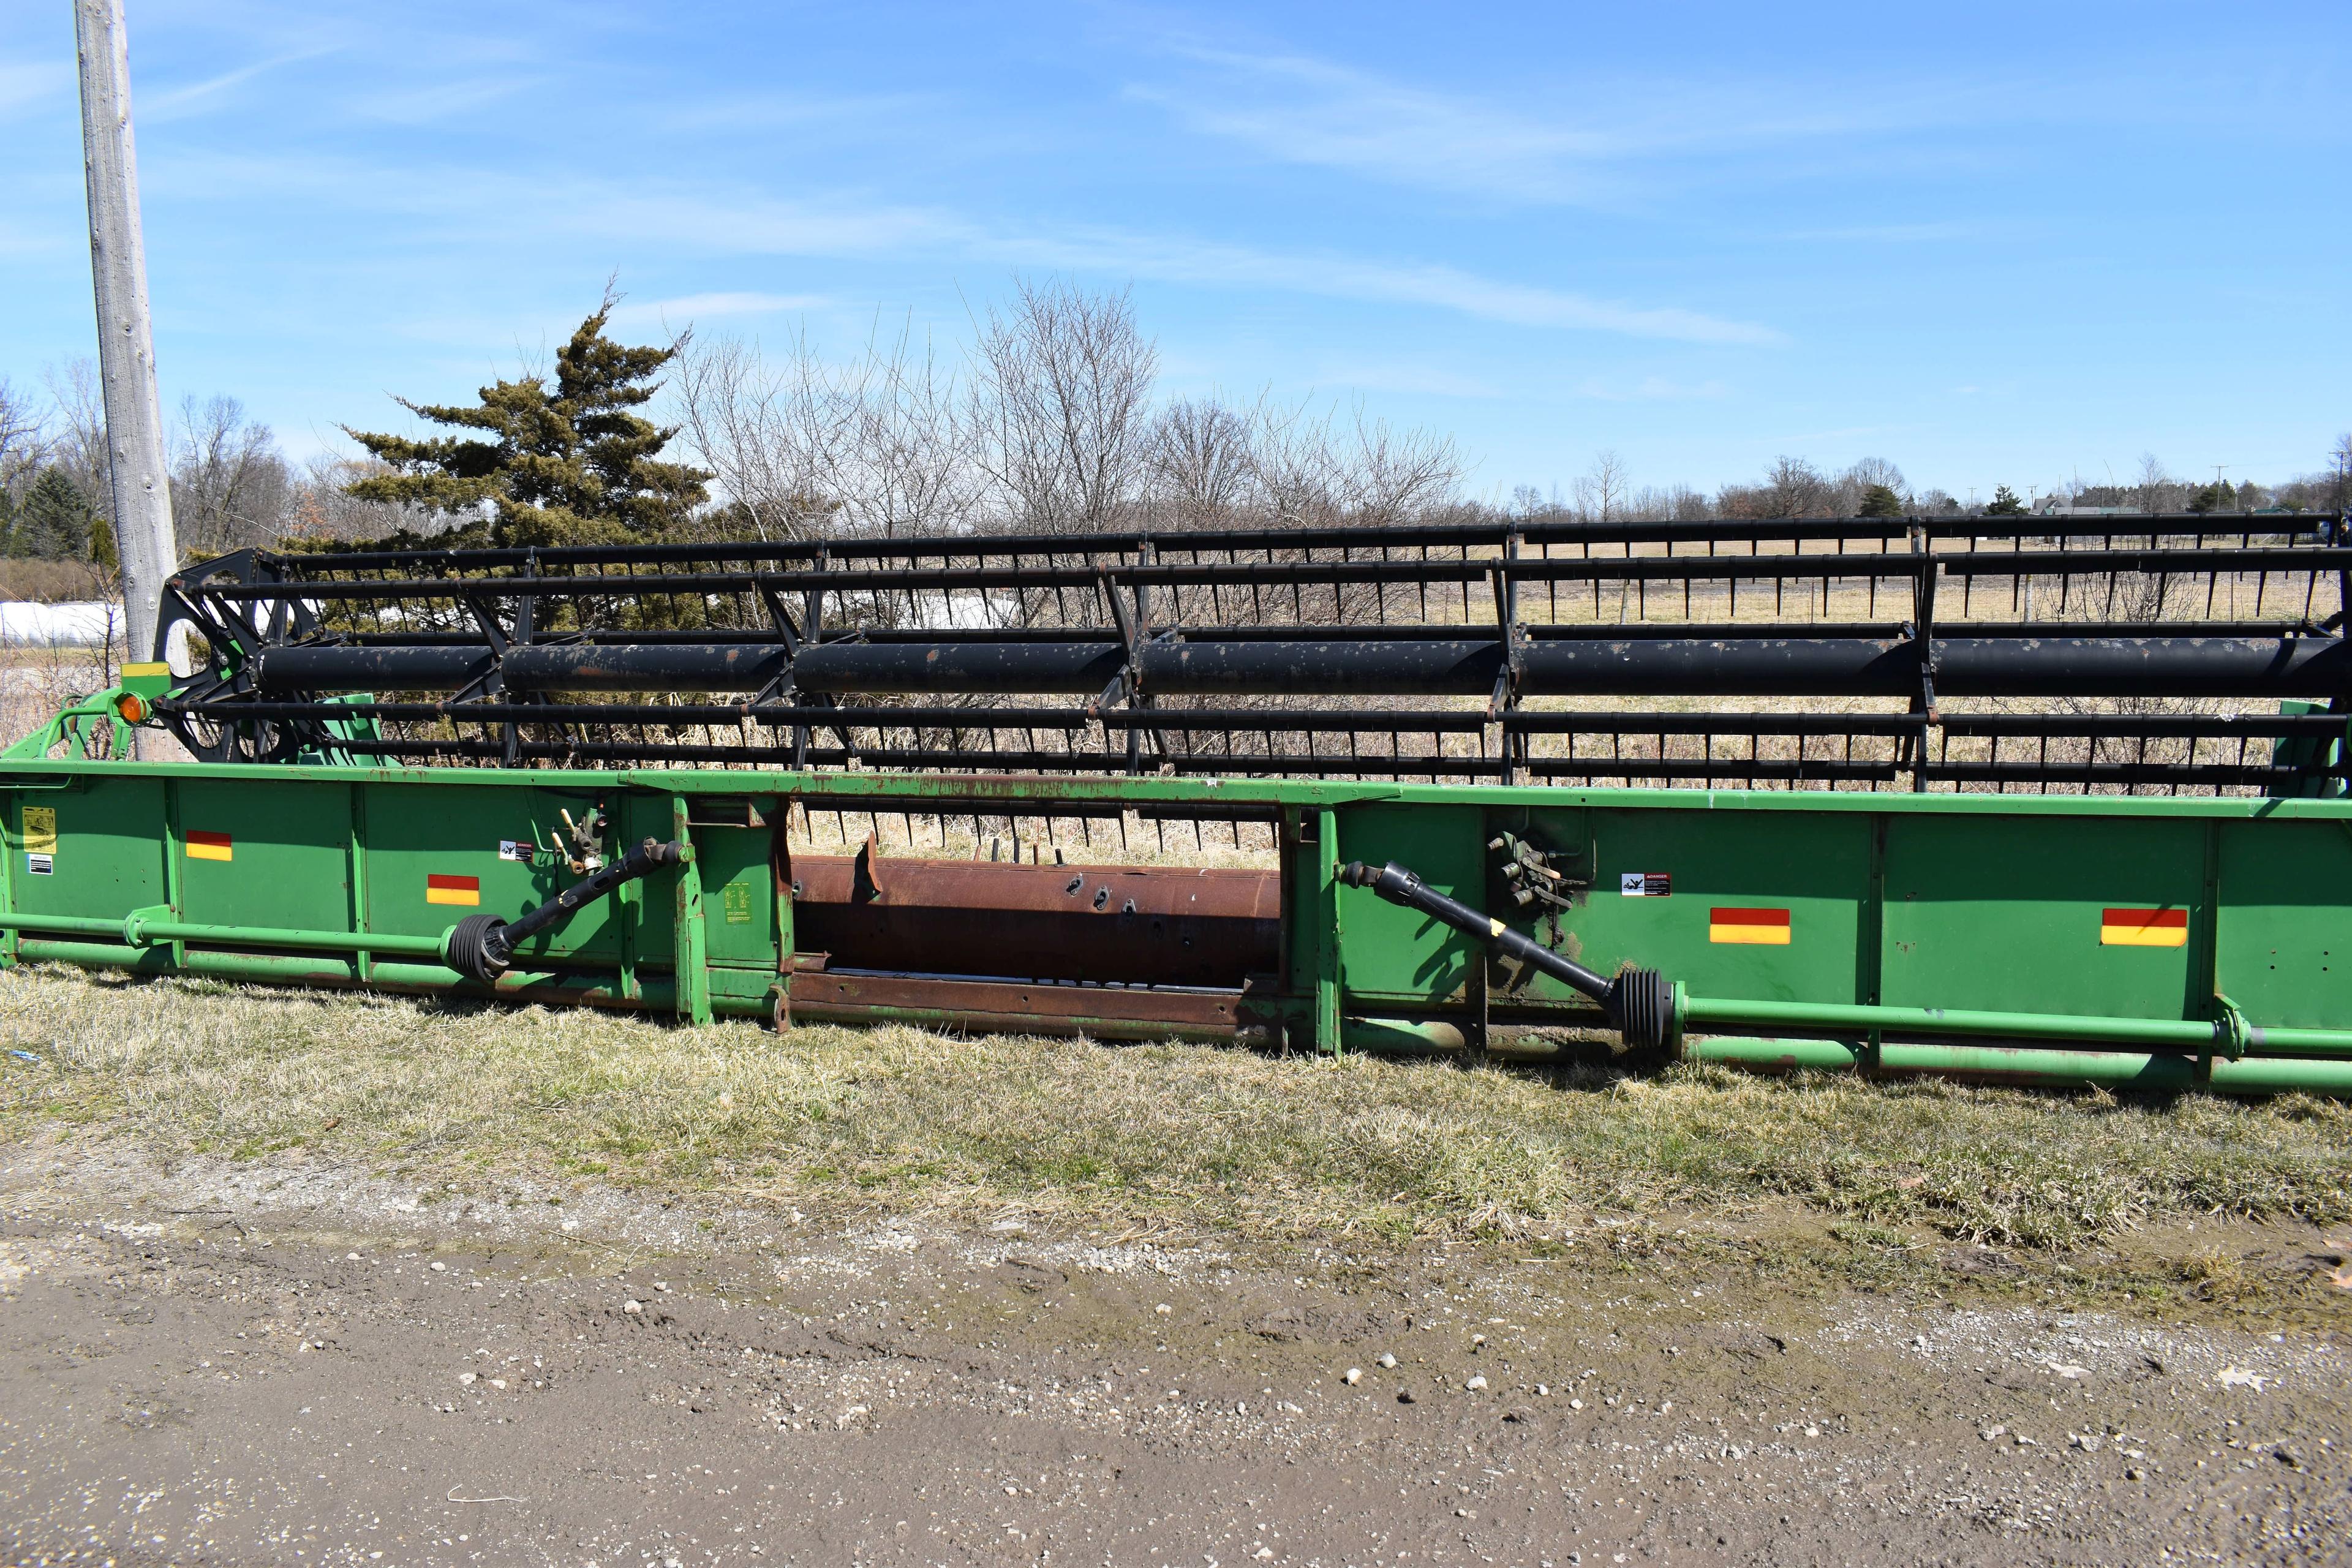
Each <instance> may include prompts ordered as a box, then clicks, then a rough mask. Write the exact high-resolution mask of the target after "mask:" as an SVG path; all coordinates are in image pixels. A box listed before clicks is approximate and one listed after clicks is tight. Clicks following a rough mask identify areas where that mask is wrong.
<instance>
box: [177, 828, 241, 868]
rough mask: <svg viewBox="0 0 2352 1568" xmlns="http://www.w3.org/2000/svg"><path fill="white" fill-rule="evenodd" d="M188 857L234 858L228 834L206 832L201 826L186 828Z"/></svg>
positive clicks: (199, 858) (196, 858)
mask: <svg viewBox="0 0 2352 1568" xmlns="http://www.w3.org/2000/svg"><path fill="white" fill-rule="evenodd" d="M188 858H189V859H191V860H230V859H234V858H236V856H235V855H234V853H233V852H232V850H231V848H230V846H229V841H228V835H227V834H226V833H206V832H205V831H204V830H203V829H202V828H198V827H191V828H189V829H188Z"/></svg>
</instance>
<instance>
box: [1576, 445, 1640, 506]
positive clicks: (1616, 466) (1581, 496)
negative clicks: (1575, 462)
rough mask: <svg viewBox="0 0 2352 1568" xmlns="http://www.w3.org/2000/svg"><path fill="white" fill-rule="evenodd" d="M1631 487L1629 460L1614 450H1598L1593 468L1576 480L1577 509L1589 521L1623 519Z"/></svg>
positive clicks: (1594, 457) (1593, 459)
mask: <svg viewBox="0 0 2352 1568" xmlns="http://www.w3.org/2000/svg"><path fill="white" fill-rule="evenodd" d="M1631 489H1632V485H1631V483H1630V481H1629V480H1628V479H1626V475H1625V459H1624V458H1621V457H1619V456H1618V455H1617V454H1616V453H1615V452H1614V451H1610V450H1603V451H1601V452H1598V453H1595V454H1594V456H1593V458H1592V467H1591V468H1587V469H1585V470H1584V477H1583V478H1582V479H1578V480H1577V481H1576V510H1577V511H1578V512H1579V513H1580V514H1581V515H1582V516H1583V517H1584V519H1585V520H1586V521H1591V522H1604V523H1605V522H1622V521H1624V519H1625V515H1626V503H1627V501H1628V500H1629V499H1630V496H1629V492H1630V490H1631Z"/></svg>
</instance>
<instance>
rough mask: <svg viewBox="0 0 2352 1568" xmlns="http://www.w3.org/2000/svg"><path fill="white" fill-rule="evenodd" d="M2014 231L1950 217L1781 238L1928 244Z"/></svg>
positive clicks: (1804, 231)
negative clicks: (1947, 218) (1925, 221)
mask: <svg viewBox="0 0 2352 1568" xmlns="http://www.w3.org/2000/svg"><path fill="white" fill-rule="evenodd" d="M2014 232H2015V226H2013V225H2006V224H1994V223H1988V222H1982V221H1979V220H1974V219H1967V218H1954V219H1949V220H1947V221H1942V222H1928V223H1871V224H1856V225H1853V226H1848V227H1842V228H1803V229H1793V230H1791V231H1790V232H1789V233H1787V234H1784V235H1782V236H1781V238H1783V239H1801V240H1832V241H1842V242H1843V241H1850V242H1852V243H1854V244H1858V245H1928V244H1933V243H1936V242H1938V241H1942V240H1969V239H1990V238H1994V237H1999V236H2006V235H2010V234H2013V233H2014Z"/></svg>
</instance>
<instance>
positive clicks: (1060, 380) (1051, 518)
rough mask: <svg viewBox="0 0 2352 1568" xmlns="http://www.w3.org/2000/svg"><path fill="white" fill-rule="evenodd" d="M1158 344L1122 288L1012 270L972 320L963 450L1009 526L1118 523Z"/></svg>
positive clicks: (1126, 502) (1059, 529)
mask: <svg viewBox="0 0 2352 1568" xmlns="http://www.w3.org/2000/svg"><path fill="white" fill-rule="evenodd" d="M1159 368H1160V353H1159V350H1158V349H1156V348H1155V347H1154V346H1153V345H1152V343H1151V342H1150V339H1148V338H1146V337H1144V336H1143V334H1142V333H1141V332H1140V331H1138V330H1137V327H1136V323H1135V308H1134V304H1133V301H1132V300H1131V299H1130V298H1129V294H1128V293H1127V291H1126V290H1124V289H1122V290H1120V291H1119V292H1118V293H1116V294H1100V295H1089V294H1087V293H1084V292H1082V291H1080V290H1079V289H1076V288H1075V287H1073V286H1071V285H1069V284H1067V283H1064V282H1060V281H1058V280H1056V281H1047V282H1043V283H1038V282H1030V281H1027V280H1016V281H1015V283H1014V285H1013V299H1012V301H1011V302H1010V303H1009V304H1008V305H1007V306H1006V307H1005V308H1004V309H1003V310H997V309H995V308H993V307H992V308H991V309H990V310H989V311H988V314H987V316H986V318H985V319H984V320H983V321H982V322H981V323H980V327H979V333H978V338H977V341H976V342H974V344H973V350H972V379H971V385H970V387H969V389H968V396H967V398H966V401H965V408H966V416H967V430H968V432H969V438H970V442H971V450H972V452H973V455H974V457H975V458H976V459H977V461H978V462H979V464H980V465H981V468H982V471H983V472H984V473H985V474H986V475H987V477H988V479H990V481H991V482H992V485H993V486H994V487H995V489H997V490H998V492H999V495H1000V507H1001V510H1002V511H1003V513H1004V514H1005V516H1006V519H1007V521H1009V522H1011V524H1012V525H1013V527H1016V528H1020V529H1024V530H1032V531H1038V532H1045V533H1080V532H1093V531H1098V530H1103V529H1108V528H1113V527H1116V526H1118V522H1119V521H1121V519H1122V518H1124V517H1125V516H1126V515H1127V513H1128V512H1129V510H1130V509H1131V508H1132V506H1133V505H1134V503H1135V501H1136V500H1137V499H1138V491H1139V481H1140V479H1141V478H1142V475H1143V468H1144V461H1145V457H1146V449H1147V443H1146V440H1145V436H1146V426H1147V422H1148V413H1147V411H1148V406H1149V405H1150V398H1151V389H1152V383H1153V381H1154V379H1155V378H1156V377H1157V375H1158V374H1159Z"/></svg>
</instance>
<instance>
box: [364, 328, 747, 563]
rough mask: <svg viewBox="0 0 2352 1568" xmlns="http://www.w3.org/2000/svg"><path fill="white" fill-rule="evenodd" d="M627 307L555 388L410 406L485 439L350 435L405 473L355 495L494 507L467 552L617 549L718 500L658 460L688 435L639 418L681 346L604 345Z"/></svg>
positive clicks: (578, 343)
mask: <svg viewBox="0 0 2352 1568" xmlns="http://www.w3.org/2000/svg"><path fill="white" fill-rule="evenodd" d="M617 302H618V297H617V296H615V295H614V294H613V293H611V292H610V291H609V290H608V291H607V292H606V294H605V296H604V302H603V303H602V304H600V305H599V306H598V307H597V308H596V311H595V313H594V314H593V315H592V316H590V317H589V318H588V319H587V320H586V321H583V322H581V323H580V330H579V331H575V332H573V333H572V340H571V342H567V343H565V344H564V345H563V347H562V350H560V351H559V352H558V353H557V354H556V356H555V384H554V386H553V387H552V388H550V387H549V386H548V385H547V384H546V383H545V382H544V381H542V380H541V379H540V378H539V377H536V376H524V377H521V378H520V379H518V380H514V381H501V382H498V383H496V384H492V385H489V386H486V387H483V388H482V389H481V399H482V400H481V402H480V404H479V405H477V406H474V407H470V408H466V407H458V406H455V405H445V404H415V403H411V402H409V401H408V400H407V399H406V398H401V399H399V402H400V405H401V406H402V407H404V408H406V409H407V410H409V411H410V412H411V413H413V414H415V415H417V416H419V417H421V418H424V419H428V420H430V421H432V422H433V423H434V424H436V425H447V426H456V427H457V428H459V429H461V430H479V431H482V432H485V433H486V436H485V437H484V438H473V437H464V436H446V437H428V438H425V439H423V440H411V439H409V438H408V437H402V436H383V435H374V434H371V433H367V432H363V431H359V430H353V429H351V428H350V427H349V426H345V427H344V432H345V434H347V435H349V436H350V437H352V439H353V440H355V441H357V442H358V443H359V444H360V445H361V446H362V447H366V448H367V449H368V451H369V452H370V453H372V454H373V456H375V457H376V458H381V459H382V460H383V462H385V463H387V464H389V465H390V466H391V467H392V468H394V470H395V471H394V472H393V473H390V474H382V475H377V476H375V477H373V478H370V479H360V480H358V481H356V482H354V483H352V484H351V485H349V486H347V487H346V490H347V493H349V494H351V495H352V496H356V497H358V498H359V499H360V500H373V501H391V502H394V503H397V504H405V505H410V506H418V507H424V508H426V509H428V510H435V511H442V512H460V513H462V512H467V511H474V510H478V509H480V508H481V507H482V506H483V505H484V504H485V503H487V504H488V505H489V506H490V507H491V508H492V512H493V521H491V522H490V523H489V525H488V526H487V527H485V526H483V525H480V524H476V525H474V526H473V527H471V528H467V529H464V530H461V531H460V535H461V537H460V538H458V539H452V540H446V541H437V542H468V541H467V540H465V539H464V538H463V536H464V535H471V536H472V538H473V539H474V540H480V539H483V538H485V537H486V538H487V539H488V541H489V542H495V543H499V544H607V543H622V542H627V541H630V540H633V539H650V538H654V537H656V536H658V535H659V534H660V533H661V532H662V531H664V530H665V529H667V528H668V527H669V526H670V525H671V524H672V523H674V522H677V521H679V520H681V519H683V518H684V517H685V516H686V515H687V514H688V512H689V511H691V510H692V509H693V508H695V507H697V506H698V505H700V504H701V503H702V501H703V500H706V499H707V497H708V492H707V491H706V490H705V489H703V481H704V480H705V479H709V478H710V476H709V474H707V473H704V472H703V471H702V470H701V469H699V468H690V467H688V465H686V464H684V463H664V462H659V461H656V458H658V457H659V456H660V453H661V450H662V448H663V447H665V446H667V444H668V442H669V440H670V437H673V436H675V435H677V427H676V426H670V427H667V428H665V427H664V426H658V425H656V424H654V423H653V422H652V421H650V420H648V419H646V418H644V417H642V416H639V415H638V414H636V413H635V412H634V410H635V409H637V408H639V407H642V406H643V405H645V404H646V403H647V402H649V401H651V399H652V398H653V396H654V395H655V394H656V392H658V391H659V390H660V383H658V382H656V381H655V380H654V379H653V377H654V376H655V374H656V373H657V372H658V371H660V370H661V368H662V367H663V366H664V365H666V364H667V363H669V362H670V361H671V360H672V359H674V358H676V357H677V345H676V344H672V345H671V346H669V347H667V348H631V347H629V346H627V345H626V344H623V343H616V342H614V341H613V340H611V339H610V338H608V337H606V336H605V335H604V324H605V322H606V321H608V320H610V319H611V316H612V313H613V307H614V304H616V303H617Z"/></svg>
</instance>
